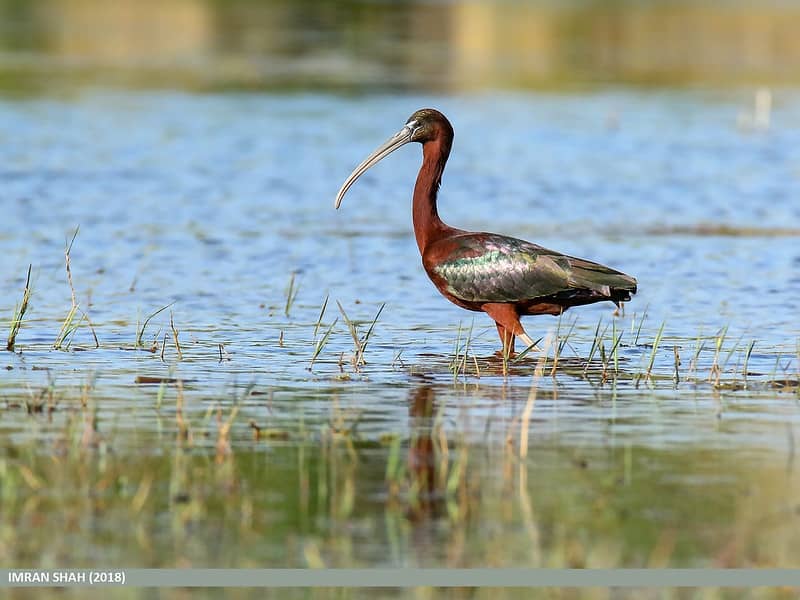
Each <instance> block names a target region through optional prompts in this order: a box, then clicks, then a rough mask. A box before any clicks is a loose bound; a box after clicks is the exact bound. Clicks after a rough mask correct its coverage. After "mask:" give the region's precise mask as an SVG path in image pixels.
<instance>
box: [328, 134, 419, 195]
mask: <svg viewBox="0 0 800 600" xmlns="http://www.w3.org/2000/svg"><path fill="white" fill-rule="evenodd" d="M413 131H414V130H413V129H412V128H411V127H408V126H405V127H403V128H402V129H401V130H400V131H398V132H397V133H395V134H394V135H393V136H392V137H390V138H389V139H388V140H386V141H385V142H384V143H383V144H381V145H380V146H378V147H377V148H376V149H375V150H374V151H373V152H372V154H370V155H369V156H368V157H367V158H365V159H364V161H363V162H362V163H361V164H360V165H358V166H357V167H356V168H355V170H354V171H353V172H352V173H350V176H349V177H348V178H347V179H346V180H345V182H344V183H343V184H342V187H341V188H340V189H339V193H338V194H336V202H335V203H334V206H335V207H336V208H339V205H340V204H341V203H342V198H344V195H345V194H346V193H347V190H349V189H350V186H351V185H353V184H354V183H355V182H356V179H358V178H359V177H361V175H363V174H364V172H365V171H366V170H367V169H369V168H370V167H371V166H372V165H374V164H375V163H377V162H379V161H380V160H381V159H382V158H385V157H386V156H389V155H390V154H391V153H392V152H394V151H395V150H397V149H398V148H399V147H400V146H402V145H404V144H407V143H408V142H410V141H411V135H412V133H413Z"/></svg>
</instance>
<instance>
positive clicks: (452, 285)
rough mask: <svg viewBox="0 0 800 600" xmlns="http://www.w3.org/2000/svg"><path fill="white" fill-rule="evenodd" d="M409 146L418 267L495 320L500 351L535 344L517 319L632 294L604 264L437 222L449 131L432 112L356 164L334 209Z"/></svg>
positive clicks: (626, 281) (416, 117)
mask: <svg viewBox="0 0 800 600" xmlns="http://www.w3.org/2000/svg"><path fill="white" fill-rule="evenodd" d="M409 142H419V143H421V144H422V157H423V159H422V166H421V167H420V170H419V175H417V183H416V185H415V186H414V201H413V209H412V214H413V220H414V234H415V236H416V238H417V245H418V246H419V251H420V254H421V255H422V266H423V267H424V268H425V272H426V273H427V274H428V277H430V279H431V281H433V283H434V285H435V286H436V287H437V289H438V290H439V291H440V292H441V293H442V295H444V296H445V298H447V299H448V300H450V301H451V302H453V303H455V304H457V305H458V306H461V307H462V308H466V309H467V310H474V311H483V312H485V313H487V314H488V315H489V316H490V317H491V318H492V319H493V320H494V322H495V324H496V325H497V332H498V334H499V335H500V340H501V342H502V343H503V348H504V351H505V352H507V353H512V352H513V351H514V336H516V337H519V338H520V339H521V340H522V341H523V342H525V344H527V345H528V346H532V345H533V341H532V340H531V338H530V337H528V335H527V334H526V333H525V330H524V329H523V327H522V324H521V323H520V321H519V317H520V316H521V315H541V314H549V315H559V314H561V313H562V312H564V311H565V310H567V309H568V308H570V307H571V306H578V305H581V304H591V303H593V302H599V301H603V300H609V301H611V302H614V303H615V304H617V305H619V303H620V302H622V301H626V300H630V297H631V294H635V293H636V279H634V278H633V277H631V276H629V275H625V274H624V273H621V272H619V271H615V270H614V269H610V268H608V267H606V266H603V265H600V264H597V263H594V262H591V261H588V260H583V259H581V258H575V257H572V256H567V255H565V254H560V253H558V252H554V251H552V250H548V249H547V248H542V247H541V246H537V245H536V244H532V243H530V242H526V241H524V240H519V239H516V238H512V237H508V236H504V235H498V234H495V233H474V232H470V231H463V230H461V229H456V228H454V227H450V226H449V225H446V224H445V223H443V222H442V220H441V219H440V218H439V213H438V211H437V208H436V197H437V193H438V191H439V186H440V184H441V182H442V173H443V172H444V167H445V164H446V163H447V158H448V156H449V155H450V148H451V146H452V143H453V127H452V126H451V125H450V122H449V121H448V120H447V118H446V117H445V116H444V115H443V114H442V113H440V112H439V111H437V110H434V109H431V108H425V109H422V110H418V111H417V112H415V113H414V114H413V115H411V117H409V119H408V121H407V122H406V124H405V125H404V126H403V128H402V129H401V130H400V131H399V132H397V133H396V134H395V135H393V136H392V137H391V138H389V139H388V140H387V141H386V142H385V143H383V144H382V145H381V146H379V147H378V148H377V149H376V150H375V151H374V152H373V153H372V154H370V155H369V156H368V157H367V158H366V159H365V160H364V161H363V162H362V163H361V164H360V165H358V167H356V169H355V170H354V171H353V172H352V173H351V174H350V176H349V177H348V178H347V179H346V180H345V182H344V184H343V185H342V187H341V189H340V190H339V193H338V195H337V196H336V203H335V206H336V208H339V205H340V204H341V202H342V198H343V197H344V195H345V193H346V192H347V190H348V189H350V186H351V185H353V183H354V182H355V181H356V179H358V178H359V177H360V176H361V175H362V174H363V173H364V172H365V171H366V170H367V169H369V168H370V167H371V166H372V165H374V164H375V163H377V162H378V161H379V160H381V159H382V158H384V157H385V156H388V155H389V154H390V153H392V152H393V151H395V150H396V149H397V148H399V147H400V146H402V145H404V144H407V143H409Z"/></svg>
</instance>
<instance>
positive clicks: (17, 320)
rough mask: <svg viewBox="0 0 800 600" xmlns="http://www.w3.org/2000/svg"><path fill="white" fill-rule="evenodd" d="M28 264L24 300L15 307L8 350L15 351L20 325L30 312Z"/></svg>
mask: <svg viewBox="0 0 800 600" xmlns="http://www.w3.org/2000/svg"><path fill="white" fill-rule="evenodd" d="M32 266H33V265H28V274H27V276H26V277H25V289H24V290H23V292H22V300H20V302H19V304H17V305H16V306H15V307H14V316H13V317H12V319H11V328H10V330H9V332H8V341H7V342H6V350H8V351H9V352H13V350H14V345H15V344H16V343H17V334H18V333H19V329H20V327H22V320H23V319H24V318H25V313H26V312H28V303H29V302H30V300H31V267H32Z"/></svg>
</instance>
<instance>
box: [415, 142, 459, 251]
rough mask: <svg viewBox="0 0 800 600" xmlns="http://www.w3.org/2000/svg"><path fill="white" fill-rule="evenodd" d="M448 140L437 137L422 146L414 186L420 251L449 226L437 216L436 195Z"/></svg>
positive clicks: (448, 149)
mask: <svg viewBox="0 0 800 600" xmlns="http://www.w3.org/2000/svg"><path fill="white" fill-rule="evenodd" d="M450 146H451V140H448V139H442V138H441V137H439V138H437V139H434V140H431V141H429V142H426V143H425V144H423V146H422V166H421V167H420V169H419V175H417V183H416V185H415V186H414V205H413V209H412V213H413V220H414V235H415V236H416V238H417V246H419V251H420V254H424V253H425V248H427V247H428V245H429V244H431V243H432V242H435V241H436V240H438V239H441V238H442V237H443V236H445V235H446V234H447V233H448V231H449V230H450V229H451V228H450V227H448V226H447V225H445V224H444V223H443V222H442V220H441V219H440V218H439V212H438V210H437V208H436V196H437V194H438V193H439V186H440V185H441V183H442V173H443V172H444V166H445V164H446V163H447V157H448V156H449V155H450Z"/></svg>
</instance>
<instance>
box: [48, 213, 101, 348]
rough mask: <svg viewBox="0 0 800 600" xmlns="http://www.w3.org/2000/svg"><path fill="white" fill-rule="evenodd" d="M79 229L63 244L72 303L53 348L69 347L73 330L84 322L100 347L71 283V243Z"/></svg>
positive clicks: (95, 333) (73, 333) (96, 344)
mask: <svg viewBox="0 0 800 600" xmlns="http://www.w3.org/2000/svg"><path fill="white" fill-rule="evenodd" d="M79 231H80V227H76V228H75V233H73V234H72V239H71V240H70V241H69V243H67V244H66V245H65V248H64V264H65V267H66V271H67V283H69V291H70V299H71V302H72V304H71V305H70V309H69V311H68V312H67V316H66V317H65V318H64V321H63V322H62V324H61V329H60V330H59V332H58V335H57V336H56V340H55V342H53V349H54V350H66V349H69V347H70V344H71V343H72V338H73V337H74V335H75V332H76V331H77V330H78V328H79V327H80V326H81V324H83V323H84V322H86V324H87V325H88V326H89V330H90V331H91V333H92V337H93V338H94V345H95V348H99V347H100V341H99V340H98V339H97V332H96V331H95V329H94V325H92V322H91V320H90V319H89V315H88V314H86V312H85V311H84V310H83V309H81V307H80V305H79V304H78V300H77V298H76V295H75V286H74V284H73V283H72V268H71V257H70V255H71V252H72V245H73V244H74V243H75V238H77V237H78V232H79ZM78 313H80V318H79V319H78V320H77V321H76V320H75V319H76V317H77V316H78Z"/></svg>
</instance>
